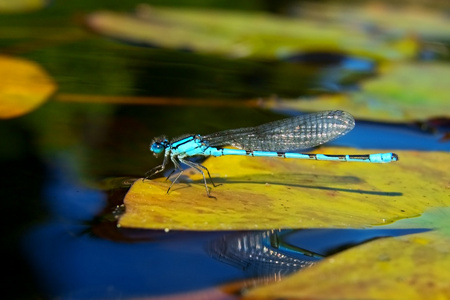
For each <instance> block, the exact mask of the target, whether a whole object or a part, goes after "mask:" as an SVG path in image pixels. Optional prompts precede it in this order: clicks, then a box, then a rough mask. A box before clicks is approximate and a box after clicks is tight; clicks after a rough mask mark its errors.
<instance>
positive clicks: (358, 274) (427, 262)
mask: <svg viewBox="0 0 450 300" xmlns="http://www.w3.org/2000/svg"><path fill="white" fill-rule="evenodd" d="M447 199H448V197H447ZM447 211H448V209H447ZM448 217H449V216H448V215H447V219H446V224H445V226H447V227H448V225H449V224H448ZM442 225H444V224H442ZM449 244H450V239H449V238H448V235H447V236H443V235H441V233H440V232H438V231H431V232H425V233H418V234H413V235H409V236H402V237H395V238H383V239H378V240H375V241H372V242H369V243H366V244H363V245H360V246H357V247H353V248H350V249H349V250H346V251H344V252H341V253H339V254H337V255H334V256H331V257H328V258H327V259H325V260H323V261H321V262H319V263H317V264H316V265H315V266H314V267H312V268H309V269H305V270H303V271H302V272H298V273H296V274H294V275H292V276H290V277H287V278H285V279H284V280H282V281H280V282H277V283H274V284H270V285H267V286H262V287H259V288H256V289H254V290H251V291H249V293H248V294H247V295H246V296H245V297H244V299H310V298H313V299H448V297H449V296H450V285H449V282H450V269H449V268H448V266H449V265H450V251H449ZM318 279H319V280H318Z"/></svg>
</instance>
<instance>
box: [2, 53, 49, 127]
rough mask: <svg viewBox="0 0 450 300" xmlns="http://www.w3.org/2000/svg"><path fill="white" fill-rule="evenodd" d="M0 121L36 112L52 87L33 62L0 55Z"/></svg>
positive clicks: (44, 73)
mask: <svg viewBox="0 0 450 300" xmlns="http://www.w3.org/2000/svg"><path fill="white" fill-rule="evenodd" d="M0 78H2V80H1V81H0V118H2V119H7V118H14V117H18V116H21V115H24V114H26V113H29V112H30V111H32V110H34V109H36V108H37V107H38V106H40V105H41V104H42V103H44V102H45V101H46V100H47V99H48V97H49V96H50V95H51V94H52V93H53V92H54V91H55V89H56V85H55V83H54V82H53V80H52V79H51V78H50V77H49V76H48V75H47V73H46V72H45V71H44V70H43V69H42V68H41V67H40V66H39V65H37V64H36V63H34V62H32V61H27V60H24V59H18V58H12V57H7V56H0Z"/></svg>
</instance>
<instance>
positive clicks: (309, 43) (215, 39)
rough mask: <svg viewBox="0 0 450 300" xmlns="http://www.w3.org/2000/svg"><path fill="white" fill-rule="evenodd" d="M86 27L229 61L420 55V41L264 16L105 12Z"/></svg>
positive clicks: (215, 12)
mask: <svg viewBox="0 0 450 300" xmlns="http://www.w3.org/2000/svg"><path fill="white" fill-rule="evenodd" d="M86 23H87V25H88V26H89V27H90V28H92V29H93V30H94V31H96V32H99V33H101V34H103V35H106V36H110V37H114V38H117V39H120V40H126V41H132V42H135V43H139V44H148V45H156V46H159V47H162V48H169V49H189V50H193V51H197V52H203V53H213V54H220V55H226V56H231V57H247V56H254V57H265V58H275V57H285V56H289V55H291V54H296V53H298V52H301V51H311V50H316V51H320V50H323V51H335V52H344V53H349V54H354V55H365V56H369V57H373V58H376V59H389V60H395V59H405V58H411V57H413V56H414V55H416V54H417V42H416V41H414V40H413V41H412V43H409V45H410V46H408V47H405V37H400V38H392V37H391V38H390V40H383V39H375V38H374V37H373V36H371V34H368V33H367V32H365V31H364V30H362V28H358V27H356V26H343V27H342V26H338V25H337V24H335V23H333V24H329V23H327V22H323V21H320V20H317V19H293V18H283V17H277V16H273V15H269V14H265V13H248V12H247V13H243V12H237V11H220V10H208V9H197V10H195V9H186V8H183V9H174V8H162V7H151V8H149V7H148V6H145V5H142V6H139V7H138V11H137V13H136V15H134V16H132V15H125V14H120V13H114V12H107V11H102V12H97V13H93V14H91V15H90V16H88V18H87V19H86ZM407 40H408V41H410V40H411V39H409V38H407Z"/></svg>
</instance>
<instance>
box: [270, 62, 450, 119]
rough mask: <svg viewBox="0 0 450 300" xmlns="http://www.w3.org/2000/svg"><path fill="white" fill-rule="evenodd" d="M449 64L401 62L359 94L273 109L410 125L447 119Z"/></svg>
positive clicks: (289, 103) (282, 102) (282, 104)
mask: <svg viewBox="0 0 450 300" xmlns="http://www.w3.org/2000/svg"><path fill="white" fill-rule="evenodd" d="M448 78H450V65H448V64H442V63H401V64H395V65H390V66H387V67H385V68H383V70H382V73H381V74H380V76H378V77H376V78H373V79H370V80H367V81H366V82H364V83H363V84H362V89H361V91H359V92H355V93H349V94H343V95H334V96H322V97H317V98H315V99H302V100H298V101H297V100H293V101H291V100H276V101H271V102H268V103H267V104H266V107H268V108H273V109H288V108H289V109H296V110H301V111H305V110H306V111H321V110H329V109H344V110H346V111H348V112H350V113H351V114H352V115H353V116H354V117H355V118H357V119H364V120H374V121H385V122H411V121H426V120H428V119H431V118H439V117H447V118H450V101H448V95H449V94H450V86H449V84H448Z"/></svg>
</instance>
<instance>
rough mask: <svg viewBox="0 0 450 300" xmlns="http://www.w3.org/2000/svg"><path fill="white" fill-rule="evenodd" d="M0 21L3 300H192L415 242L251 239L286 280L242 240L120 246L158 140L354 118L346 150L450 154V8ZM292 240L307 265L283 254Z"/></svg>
mask: <svg viewBox="0 0 450 300" xmlns="http://www.w3.org/2000/svg"><path fill="white" fill-rule="evenodd" d="M0 13H1V15H0V49H1V54H0V74H1V75H2V76H1V78H2V80H1V81H2V82H1V83H0V118H1V121H0V133H1V137H2V140H3V142H2V146H1V147H0V164H1V170H2V172H1V173H2V174H1V176H2V180H1V182H2V191H3V197H2V202H3V207H4V213H5V214H4V216H3V217H2V219H3V220H2V257H4V258H5V259H6V262H5V266H7V267H6V268H5V270H6V272H5V273H6V275H5V276H6V278H7V279H6V280H4V281H3V287H4V288H3V291H4V296H5V299H6V298H7V299H47V298H62V299H66V298H70V299H99V298H132V297H149V296H157V295H167V294H172V293H184V292H190V291H193V290H198V289H208V288H210V287H213V286H217V285H221V284H224V283H228V282H231V281H237V280H244V279H248V278H254V277H255V276H256V277H258V276H259V277H261V276H262V277H264V276H268V277H274V274H278V275H280V274H281V275H285V274H289V273H290V272H293V271H295V270H298V269H299V268H302V267H305V266H309V265H312V264H314V263H315V262H316V261H318V260H320V259H322V258H323V257H325V256H327V255H330V254H332V253H336V252H337V251H339V249H345V248H346V247H350V246H351V245H354V244H358V243H361V242H364V241H366V240H370V239H373V238H376V237H380V236H392V235H399V234H405V233H404V232H403V233H400V232H393V231H386V232H383V231H372V232H370V233H367V232H362V231H361V232H360V231H357V230H353V231H345V232H344V231H340V233H336V232H334V231H332V230H330V231H327V230H321V231H314V230H304V231H299V232H294V233H292V232H291V231H289V232H285V231H281V232H276V233H270V234H269V233H265V232H262V233H261V232H249V233H245V234H244V233H239V234H241V235H243V236H247V237H250V239H254V241H255V243H261V245H264V246H265V247H269V248H271V249H273V250H274V251H275V250H277V251H281V252H282V253H283V254H284V255H286V256H288V258H286V259H289V260H290V261H291V262H292V261H295V262H296V266H298V267H295V268H292V269H276V270H274V269H273V266H268V265H262V266H261V265H259V264H257V263H256V264H255V262H254V261H249V257H248V253H245V251H244V253H242V252H240V251H241V250H242V249H240V248H239V247H237V246H236V247H237V248H233V246H230V245H234V244H233V243H235V242H236V241H239V239H240V238H241V237H240V236H239V235H238V234H236V233H224V232H170V233H164V232H163V231H149V230H126V229H119V228H117V227H116V222H117V220H116V217H117V216H118V215H120V213H121V212H122V211H123V209H124V208H123V206H122V204H123V197H124V195H125V194H126V192H127V190H128V188H129V187H130V185H131V184H132V182H133V180H135V179H136V178H140V177H142V176H143V174H144V173H145V172H146V171H148V170H149V169H151V168H152V167H154V166H156V165H158V164H159V163H160V160H158V159H157V158H155V157H153V155H151V153H150V152H149V151H148V147H149V143H150V142H151V139H152V138H153V137H155V136H159V135H162V134H165V135H167V136H168V137H175V136H179V135H182V134H185V133H200V134H207V133H212V132H215V131H219V130H224V129H229V128H239V127H246V126H254V125H257V124H261V123H264V122H269V121H272V120H277V119H280V118H283V117H286V116H292V115H297V114H300V113H305V112H313V111H319V110H326V109H343V110H346V111H349V112H350V113H352V114H353V115H354V116H355V118H356V119H357V122H358V123H357V124H358V126H357V128H355V130H354V131H353V132H352V134H349V135H348V136H346V137H343V138H342V139H339V140H337V141H335V142H333V145H336V146H350V147H356V148H363V149H364V148H377V149H406V150H422V151H448V150H449V147H450V146H449V139H450V138H449V116H450V106H449V103H450V101H448V95H449V92H450V91H449V88H450V85H449V84H448V83H449V78H450V67H449V58H450V53H449V47H450V19H449V16H450V14H449V13H450V8H449V6H448V3H447V1H439V0H434V1H396V2H395V3H392V2H390V1H386V2H385V1H314V2H308V1H291V0H283V1H262V0H249V1H244V2H242V3H240V2H239V3H234V2H230V1H209V0H201V1H181V0H178V1H170V3H168V2H166V1H130V0H129V1H101V0H97V1H87V0H78V1H45V0H14V1H13V0H10V1H7V0H3V1H0ZM389 151H390V150H389ZM246 234H247V235H246ZM286 234H288V235H289V236H290V240H289V245H291V246H292V245H296V247H295V251H292V249H291V248H292V247H293V246H292V247H291V246H289V247H284V248H283V247H282V246H281V245H284V244H283V243H285V242H281V243H280V244H274V243H273V238H272V239H271V238H270V237H268V236H272V235H275V236H276V237H277V239H280V240H281V241H285V240H283V237H284V236H285V235H286ZM330 237H333V238H330ZM224 240H228V241H229V243H230V244H229V246H227V247H228V248H227V247H225V248H226V249H225V248H224V246H223V241H224ZM271 241H272V242H271ZM321 241H322V242H321ZM324 241H328V242H327V243H326V242H324ZM286 243H287V242H286ZM227 251H228V252H227ZM233 251H235V252H233ZM283 251H284V252H283ZM289 251H290V252H289ZM294 252H295V253H294ZM218 253H220V254H218ZM224 253H225V254H224ZM227 253H228V254H227ZM230 253H231V254H230ZM236 253H238V254H236ZM305 253H306V254H305ZM254 255H263V254H261V253H257V254H254ZM236 256H237V257H239V259H238V261H235V260H233V259H232V258H230V257H236ZM283 259H284V258H283ZM230 260H231V261H230ZM224 261H225V263H224ZM248 265H251V266H252V267H251V268H247V267H245V266H248Z"/></svg>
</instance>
